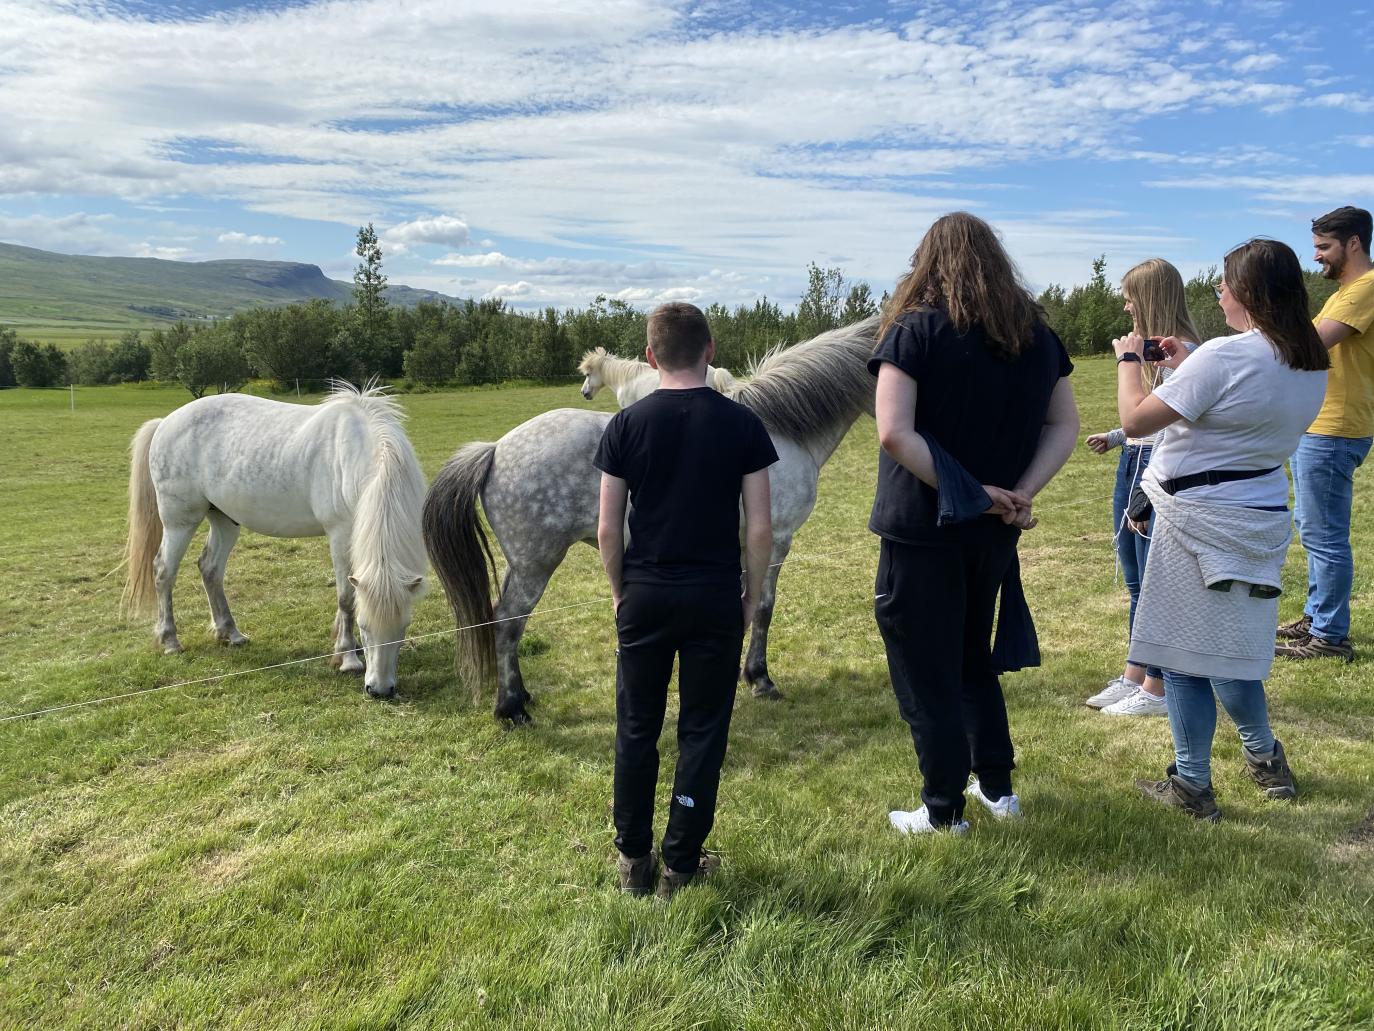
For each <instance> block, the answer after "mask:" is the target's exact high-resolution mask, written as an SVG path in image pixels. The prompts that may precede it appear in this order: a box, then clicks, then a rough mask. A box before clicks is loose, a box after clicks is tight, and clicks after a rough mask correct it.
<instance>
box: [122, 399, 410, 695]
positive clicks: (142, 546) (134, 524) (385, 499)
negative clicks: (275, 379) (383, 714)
mask: <svg viewBox="0 0 1374 1031" xmlns="http://www.w3.org/2000/svg"><path fill="white" fill-rule="evenodd" d="M401 418H402V412H401V408H400V406H399V405H398V404H397V403H396V402H395V401H393V400H392V399H391V398H388V397H384V396H382V394H381V392H380V390H378V389H367V390H357V389H356V388H354V387H352V386H350V385H348V384H346V383H341V384H339V385H337V386H336V387H335V388H334V390H333V391H332V392H331V393H330V395H329V396H328V397H327V398H326V399H325V400H324V401H323V402H321V403H320V404H318V405H298V404H288V403H286V402H283V401H269V400H267V399H266V398H261V397H251V396H249V395H247V394H220V395H218V396H216V397H203V398H201V399H199V400H198V401H192V402H191V403H190V404H188V405H183V406H182V407H181V408H178V409H177V410H176V411H174V412H173V413H172V414H171V415H169V416H167V417H166V418H165V419H152V420H150V421H149V422H146V423H144V424H143V426H142V427H141V428H140V429H139V431H138V433H137V434H135V435H134V439H133V444H132V445H131V447H130V452H131V462H130V470H129V537H128V545H127V558H128V581H127V583H126V584H125V588H124V606H125V608H126V609H129V610H133V611H142V610H147V609H150V608H152V606H153V603H154V601H156V603H157V614H158V615H157V625H156V627H155V629H154V633H155V635H156V638H157V642H158V644H159V645H161V647H162V649H163V650H164V651H166V652H169V653H171V652H179V651H181V642H180V640H178V638H177V629H176V622H175V620H174V619H173V617H172V585H173V584H174V583H176V577H177V567H178V566H180V564H181V559H182V557H183V556H184V555H185V554H186V548H187V546H188V545H189V544H190V543H191V538H192V536H194V534H195V532H196V528H197V527H198V526H200V524H201V523H202V522H204V521H205V520H206V518H209V520H210V533H209V536H208V537H207V538H206V542H205V550H204V552H203V553H202V554H201V556H200V562H199V563H198V565H199V566H200V575H201V579H202V580H203V581H204V584H205V594H206V596H207V597H208V598H209V600H210V616H211V628H212V629H213V631H214V633H215V636H216V637H218V638H219V639H220V640H221V641H222V642H224V643H225V644H230V645H240V644H246V643H247V641H248V638H246V637H245V636H243V634H242V633H240V632H239V628H238V627H237V626H236V625H235V623H234V617H233V616H232V615H231V614H230V612H229V602H228V599H227V598H225V595H224V567H225V564H226V563H227V562H228V561H229V552H230V551H231V550H233V547H234V543H235V542H236V541H237V540H238V536H239V529H240V527H242V526H246V527H248V528H249V529H250V530H256V531H257V532H258V533H263V534H267V535H268V536H272V537H319V536H327V537H328V538H329V555H330V558H331V559H332V560H333V563H334V579H335V585H336V588H337V592H338V611H337V612H336V614H335V617H334V656H333V661H334V663H335V664H336V665H338V666H339V668H341V669H342V670H343V671H344V672H350V673H351V672H361V673H364V681H363V682H364V685H365V687H366V689H367V692H368V694H370V695H373V696H376V697H387V696H390V695H391V694H392V693H394V691H395V689H396V661H397V654H398V652H399V651H400V647H401V645H400V642H401V639H402V638H404V637H405V634H406V628H407V627H408V626H409V625H410V615H411V610H412V606H413V604H414V602H415V599H416V598H418V597H419V596H420V595H421V594H422V593H423V591H424V573H425V551H424V545H423V543H422V542H421V539H420V506H421V505H422V504H423V502H424V496H425V478H424V473H423V472H421V470H420V463H419V462H417V461H416V460H415V452H414V451H413V450H412V449H411V446H410V441H409V440H407V439H406V435H405V431H404V430H403V429H402V428H401ZM355 613H356V619H357V625H358V629H359V630H361V631H362V638H363V640H362V649H361V651H362V656H361V658H360V656H359V654H358V650H359V649H358V641H357V640H356V638H355V637H354V618H355ZM364 660H365V662H364Z"/></svg>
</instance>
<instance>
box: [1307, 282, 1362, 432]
mask: <svg viewBox="0 0 1374 1031" xmlns="http://www.w3.org/2000/svg"><path fill="white" fill-rule="evenodd" d="M1322 319H1335V320H1336V321H1337V322H1344V323H1345V324H1346V325H1347V326H1349V327H1350V328H1351V329H1353V330H1355V332H1354V334H1353V335H1351V336H1348V337H1346V338H1345V339H1344V340H1342V341H1341V342H1340V343H1339V344H1337V345H1336V346H1335V347H1333V348H1331V351H1330V354H1331V372H1330V374H1329V375H1328V376H1327V379H1326V403H1325V404H1323V405H1322V410H1321V411H1320V412H1318V413H1317V418H1316V419H1315V420H1313V422H1312V425H1311V426H1309V427H1308V428H1307V432H1308V433H1320V434H1323V435H1324V436H1327V437H1374V331H1371V327H1374V269H1370V270H1369V271H1368V272H1366V273H1365V274H1364V275H1362V276H1361V277H1360V278H1359V279H1357V280H1355V281H1354V282H1353V283H1347V284H1346V285H1345V286H1342V287H1341V288H1340V289H1339V290H1337V291H1336V292H1335V293H1334V294H1332V295H1331V296H1330V297H1328V298H1327V299H1326V303H1325V304H1324V305H1322V310H1321V314H1320V315H1318V316H1317V317H1316V318H1315V319H1313V320H1312V322H1313V324H1314V325H1318V326H1320V325H1321V321H1322Z"/></svg>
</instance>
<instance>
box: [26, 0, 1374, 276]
mask: <svg viewBox="0 0 1374 1031" xmlns="http://www.w3.org/2000/svg"><path fill="white" fill-rule="evenodd" d="M4 7H5V15H6V16H5V18H4V19H3V20H0V52H3V53H4V54H5V72H4V75H3V77H0V111H4V112H5V122H6V131H5V132H4V133H3V134H0V196H3V195H6V194H8V195H10V196H12V197H16V198H28V197H35V196H40V195H46V194H50V193H51V192H52V191H53V190H54V189H55V188H57V187H56V186H55V184H60V189H61V190H62V191H63V192H64V193H67V194H73V195H78V194H85V195H91V196H103V197H118V198H122V199H124V200H127V201H131V202H135V203H139V204H156V203H159V202H163V201H166V200H168V199H173V200H175V199H178V198H188V197H196V198H208V199H211V200H214V201H216V202H220V203H225V204H238V205H241V206H242V207H244V208H247V209H248V210H251V211H254V212H259V213H263V214H267V215H288V216H291V217H292V218H296V219H310V220H317V221H321V222H329V223H334V224H337V225H340V226H347V227H349V230H350V232H351V229H352V228H353V227H356V226H357V225H360V224H362V223H365V222H373V223H374V224H375V225H376V226H377V227H378V229H379V234H380V238H381V240H382V243H383V247H384V250H385V251H386V253H387V256H388V259H391V258H396V259H403V260H408V261H411V262H412V263H413V265H412V267H415V268H417V269H419V270H420V271H419V272H418V273H417V274H416V275H413V276H412V275H410V274H408V273H400V274H398V272H397V270H396V268H392V269H390V271H391V274H392V276H393V278H394V279H396V280H397V281H412V282H421V281H424V280H425V279H426V277H432V280H431V282H433V281H442V282H447V283H449V284H452V283H453V282H455V280H453V279H447V280H445V279H444V278H443V276H442V275H439V273H442V271H443V270H444V269H446V268H447V269H453V270H458V271H463V270H465V271H467V272H469V273H471V274H472V276H473V278H475V279H476V280H477V285H479V286H480V288H481V289H483V290H487V291H491V292H493V293H494V292H496V291H504V292H505V293H504V295H505V296H510V297H514V298H520V299H528V300H536V299H537V300H542V301H549V302H554V301H558V300H565V301H571V300H574V299H575V300H578V301H582V300H585V299H586V298H587V297H588V296H589V294H588V292H589V291H590V292H591V293H592V294H594V293H595V292H606V293H608V294H609V295H616V294H617V292H624V291H653V295H652V296H653V297H659V296H662V295H663V292H664V291H667V290H670V289H672V288H675V287H676V288H681V289H686V290H700V291H703V292H704V294H705V295H707V296H713V297H714V296H715V295H714V294H713V293H712V291H715V290H720V291H723V292H724V296H725V297H726V298H727V299H737V300H744V299H747V297H748V296H750V294H751V293H752V292H755V291H758V290H772V291H774V292H775V293H776V292H783V293H784V294H787V293H791V292H793V291H794V290H795V285H796V279H797V277H798V275H799V273H800V270H801V268H802V267H804V264H805V262H806V261H807V260H812V259H814V260H817V261H819V262H821V263H831V264H836V263H838V264H843V265H844V266H845V268H846V270H847V271H849V272H851V274H854V275H859V276H862V277H864V278H868V279H870V280H871V281H872V282H874V285H875V287H879V288H881V287H882V286H884V285H890V281H891V280H892V279H894V278H895V275H896V273H897V272H898V271H899V270H900V269H901V267H902V265H903V264H904V262H905V259H906V256H907V255H908V254H909V253H910V250H911V248H912V246H913V245H914V242H915V239H916V237H917V235H919V232H920V230H921V228H923V227H924V225H925V224H926V223H928V222H929V221H930V219H931V218H933V217H934V216H936V215H938V214H940V213H942V212H944V211H947V210H950V209H951V208H955V207H969V208H974V209H976V210H979V211H982V212H984V213H987V214H989V215H990V217H993V218H994V219H995V220H998V221H999V224H1000V223H1001V222H1003V221H1009V222H1016V221H1017V218H1018V213H1019V212H1020V211H1022V210H1024V208H1023V207H1022V206H1021V205H1018V204H1015V203H1012V202H1011V201H1010V200H1008V199H1006V198H1004V197H1001V196H999V195H998V193H999V191H998V190H997V189H995V188H993V187H994V186H995V185H996V184H991V183H989V182H986V181H984V180H985V179H987V178H995V179H999V180H1000V179H1001V178H1002V175H1001V169H1003V168H1013V169H1014V168H1016V167H1018V165H1019V164H1020V163H1037V162H1043V161H1052V160H1056V159H1068V160H1074V161H1081V160H1085V159H1092V160H1101V159H1102V158H1103V157H1105V156H1107V155H1109V154H1113V155H1117V154H1121V155H1123V156H1124V153H1125V152H1128V151H1134V152H1135V153H1136V154H1138V155H1140V156H1144V157H1145V158H1146V159H1147V160H1152V161H1158V162H1161V163H1162V162H1166V161H1167V162H1170V163H1173V164H1175V165H1176V166H1177V165H1183V166H1188V165H1190V164H1196V165H1197V166H1198V167H1199V168H1204V167H1205V168H1209V169H1211V170H1213V171H1216V170H1218V169H1223V168H1226V167H1227V165H1226V162H1231V163H1232V165H1234V166H1235V167H1240V166H1241V165H1242V164H1243V163H1244V159H1242V158H1240V157H1238V156H1237V155H1238V154H1240V153H1241V151H1240V150H1239V149H1238V148H1226V149H1225V150H1221V149H1220V148H1218V152H1216V153H1214V154H1212V155H1211V156H1210V157H1209V156H1208V155H1204V154H1202V153H1191V154H1189V153H1186V152H1185V151H1186V148H1185V147H1183V146H1179V147H1177V148H1176V149H1175V150H1174V152H1172V153H1165V152H1164V151H1165V148H1166V147H1168V143H1167V142H1161V141H1160V140H1159V139H1158V138H1157V137H1156V138H1152V139H1149V140H1148V142H1147V141H1146V140H1145V138H1144V136H1143V135H1139V136H1138V135H1133V134H1134V133H1136V131H1137V129H1138V128H1139V127H1141V126H1142V125H1143V124H1146V123H1148V121H1149V120H1150V119H1151V118H1154V117H1155V116H1167V117H1169V118H1174V117H1175V116H1178V115H1179V114H1180V113H1181V112H1192V111H1197V110H1205V111H1207V112H1219V111H1224V110H1226V109H1230V108H1247V109H1260V108H1263V109H1272V110H1281V109H1285V108H1287V107H1292V106H1294V105H1298V104H1322V105H1331V106H1333V107H1338V106H1340V103H1339V102H1338V100H1337V99H1335V98H1345V100H1346V101H1349V100H1350V98H1353V101H1351V102H1353V103H1355V104H1356V105H1358V104H1360V103H1367V102H1368V101H1367V100H1365V99H1363V98H1362V97H1360V96H1358V95H1355V94H1335V93H1329V94H1325V95H1313V94H1310V92H1309V88H1308V87H1305V86H1301V85H1296V84H1293V83H1290V82H1282V81H1269V80H1268V79H1266V78H1265V75H1264V73H1265V72H1266V71H1269V70H1271V69H1274V68H1277V67H1278V66H1279V65H1280V64H1281V63H1282V61H1281V58H1280V57H1279V56H1278V55H1277V54H1274V53H1268V52H1265V51H1261V50H1260V49H1259V48H1258V47H1257V45H1256V44H1255V43H1254V42H1253V41H1251V40H1248V39H1243V38H1240V37H1239V36H1238V35H1237V32H1236V31H1235V30H1232V29H1229V28H1227V27H1225V26H1224V25H1221V24H1220V23H1221V19H1220V18H1218V17H1215V16H1211V17H1209V21H1208V22H1201V21H1196V20H1189V19H1190V18H1191V17H1192V16H1191V15H1189V16H1187V17H1185V16H1184V15H1182V14H1180V13H1179V10H1178V8H1176V7H1173V6H1171V5H1167V4H1160V3H1155V2H1152V0H1123V2H1120V3H1117V4H1115V5H1113V6H1112V7H1111V8H1110V9H1101V8H1099V7H1097V6H1096V5H1091V4H1085V3H1079V2H1062V3H1039V4H1035V5H1033V6H1032V5H1026V4H1014V3H1009V4H1005V5H1003V6H1002V7H1001V8H1000V9H999V11H998V13H997V15H996V16H995V17H980V16H975V15H974V14H970V13H968V10H967V9H965V8H961V7H956V6H954V5H948V6H947V7H945V8H940V7H938V5H927V4H922V5H916V9H917V10H918V11H919V13H918V14H916V15H913V16H912V20H911V21H910V22H909V23H907V24H906V25H902V26H885V25H884V24H882V23H881V22H880V21H878V20H876V19H875V20H872V21H867V22H864V23H862V24H857V25H842V24H837V23H827V24H826V25H823V26H814V25H812V26H809V27H806V28H805V29H794V28H792V27H790V24H789V22H788V21H782V22H776V21H771V22H767V23H765V22H764V21H763V19H759V21H758V22H756V23H755V26H754V27H750V26H749V25H748V23H747V20H746V19H745V18H741V19H740V20H739V21H737V22H732V23H731V24H732V25H734V26H740V25H743V27H728V28H723V27H719V26H713V27H712V28H710V29H701V28H697V27H696V26H697V24H705V22H703V21H702V20H701V19H700V18H699V17H698V16H699V15H700V14H701V11H700V9H699V8H695V7H691V6H689V5H688V4H687V3H686V2H685V0H595V2H593V0H515V2H511V0H470V2H468V3H464V4H461V5H456V4H452V3H449V2H446V0H409V2H408V3H407V4H406V5H405V9H404V14H403V16H398V15H397V13H396V7H395V5H394V3H391V2H389V0H319V2H315V3H310V4H301V5H294V6H289V7H285V8H283V9H279V10H275V11H273V10H262V9H256V8H245V9H242V10H239V11H237V12H236V13H234V14H232V15H219V16H215V17H208V18H197V19H194V20H175V18H174V17H167V18H160V19H158V20H156V21H150V20H142V19H139V18H136V17H133V16H131V15H130V14H128V13H127V9H125V8H123V7H121V6H117V5H115V4H113V3H111V4H109V5H108V6H107V5H104V4H100V3H80V4H77V3H69V4H62V5H54V4H50V3H46V2H40V0H4ZM740 9H741V10H744V8H743V6H742V5H741V8H740ZM903 17H905V15H903ZM1240 24H1241V27H1242V28H1246V29H1249V28H1250V26H1249V25H1248V23H1245V22H1241V23H1240ZM1253 34H1254V35H1255V36H1262V35H1264V34H1265V33H1264V32H1263V31H1261V30H1255V31H1254V33H1253ZM358 39H366V40H367V46H366V47H361V48H360V47H358V46H356V41H357V40H358ZM1194 49H1196V51H1197V52H1198V54H1200V55H1202V56H1198V55H1197V54H1193V53H1192V51H1193V50H1194ZM1281 49H1282V52H1283V53H1285V54H1287V53H1289V49H1288V48H1286V47H1285V48H1281ZM1222 50H1225V52H1226V53H1228V54H1234V55H1236V56H1235V58H1234V62H1233V63H1232V64H1231V66H1230V67H1227V66H1226V64H1225V62H1224V61H1213V60H1211V58H1212V57H1213V56H1214V55H1215V54H1216V53H1218V52H1221V51H1222ZM344 54H346V55H347V59H346V60H345V59H342V58H341V56H340V55H344ZM1306 67H1307V68H1309V69H1315V68H1316V67H1317V65H1316V64H1311V65H1307V66H1306ZM1305 74H1311V71H1308V72H1306V73H1305ZM1341 102H1345V101H1341ZM109 126H118V127H119V131H118V132H110V131H108V127H109ZM1123 140H1131V141H1133V142H1132V143H1130V144H1128V145H1123V142H1122V141H1123ZM1194 149H1195V150H1198V151H1200V150H1201V148H1200V147H1195V148H1194ZM1272 149H1273V150H1274V151H1277V150H1278V149H1280V148H1279V146H1278V145H1277V144H1276V145H1275V147H1274V148H1272ZM1246 153H1249V152H1246ZM1282 160H1284V159H1283V158H1282V157H1279V156H1276V157H1275V160H1274V161H1273V162H1270V163H1269V164H1268V166H1267V167H1270V168H1273V167H1275V166H1276V165H1277V164H1278V163H1279V162H1281V161H1282ZM1123 174H1124V173H1123ZM1006 178H1009V179H1011V178H1014V176H1013V175H1011V174H1008V175H1007V177H1006ZM1199 188H1200V189H1209V187H1199ZM1059 203H1063V202H1062V201H1061V202H1059ZM1073 203H1076V201H1075V202H1073ZM1081 203H1082V207H1083V209H1084V210H1085V211H1086V212H1089V213H1088V214H1085V215H1081V216H1079V217H1077V218H1071V217H1069V215H1068V214H1067V213H1060V214H1057V215H1055V214H1051V215H1046V216H1042V217H1040V218H1039V219H1037V220H1030V219H1026V218H1024V217H1022V218H1020V224H1019V225H1017V226H1016V233H1015V234H1013V233H1012V232H1010V231H1009V232H1008V240H1009V241H1011V240H1013V239H1016V240H1024V241H1026V242H1027V244H1028V246H1030V248H1031V252H1030V254H1029V255H1028V256H1026V257H1024V258H1023V260H1024V261H1026V262H1027V264H1028V265H1033V267H1034V268H1035V270H1036V272H1037V274H1039V275H1041V276H1045V277H1056V278H1062V276H1063V273H1062V271H1061V270H1062V269H1063V268H1064V267H1065V266H1066V265H1068V264H1070V263H1072V264H1074V265H1079V264H1082V263H1083V253H1081V252H1080V251H1076V250H1071V248H1086V247H1096V246H1099V244H1100V243H1101V241H1102V240H1103V239H1104V238H1106V237H1108V236H1109V235H1111V234H1115V237H1114V238H1115V239H1116V240H1117V241H1119V243H1120V246H1121V248H1122V249H1123V250H1129V249H1130V248H1132V247H1136V246H1148V245H1149V244H1150V243H1151V242H1152V241H1154V240H1155V239H1157V238H1158V237H1159V235H1160V234H1157V233H1153V232H1142V231H1138V230H1129V231H1127V230H1123V229H1122V228H1121V225H1120V222H1121V220H1120V219H1118V218H1117V217H1116V216H1115V215H1113V214H1111V212H1114V211H1116V210H1117V205H1119V204H1121V201H1120V200H1119V199H1117V198H1116V197H1113V196H1111V195H1110V194H1109V193H1107V192H1099V193H1096V194H1094V195H1093V196H1091V197H1085V198H1084V199H1083V201H1082V202H1081ZM1092 212H1097V214H1093V213H1092ZM245 221H248V220H246V219H245ZM252 224H258V223H257V222H256V220H255V221H254V222H253V223H252ZM3 226H4V223H3V221H0V230H3ZM383 227H387V228H383ZM78 232H85V233H88V234H90V233H92V232H93V231H92V230H91V229H89V228H87V229H82V230H78V229H76V228H72V229H71V230H70V231H69V233H68V235H69V236H72V235H75V234H77V233H78ZM209 232H210V233H214V232H215V230H210V231H209ZM286 235H290V236H291V238H292V240H293V245H296V246H299V244H298V243H297V241H298V239H299V238H298V236H297V234H296V232H295V231H294V230H293V231H292V232H291V233H289V234H286ZM1166 235H1167V234H1166ZM474 237H476V238H477V240H478V241H479V242H478V243H476V246H477V247H480V248H481V251H482V253H480V254H466V253H450V254H449V255H447V256H445V257H443V258H440V259H439V260H438V261H437V262H435V263H434V264H433V265H427V264H422V263H421V260H420V258H419V257H418V256H416V254H415V251H416V249H417V248H420V247H424V246H435V247H442V248H446V249H450V250H451V251H455V252H456V251H462V250H463V249H464V248H470V247H473V246H474ZM91 238H92V239H94V236H91ZM207 238H208V237H207ZM1049 240H1058V241H1061V242H1062V244H1063V249H1062V251H1061V252H1060V253H1056V251H1055V248H1054V247H1053V246H1052V245H1049V244H1047V243H1044V241H1049ZM497 241H499V244H498V242H497ZM163 242H164V244H165V243H166V242H167V241H165V240H164V241H163ZM219 242H220V243H221V244H224V245H233V246H269V245H276V244H280V243H281V242H282V241H281V239H280V238H279V237H274V236H266V235H257V234H245V233H238V232H227V233H222V234H220V236H219ZM124 246H125V248H126V249H127V247H128V246H129V245H128V244H127V243H126V244H124ZM143 246H148V247H152V246H154V244H153V243H150V242H148V241H145V242H144V244H143ZM498 246H499V248H501V249H500V250H498ZM172 249H176V248H172ZM502 251H516V252H517V253H521V254H548V253H554V254H558V255H561V256H559V257H533V258H514V257H510V256H508V255H506V254H504V253H502ZM589 251H590V252H591V253H590V254H588V253H587V252H589ZM608 254H610V255H614V256H615V257H616V259H617V260H603V259H602V257H601V256H602V255H608ZM568 255H572V256H571V257H570V256H568ZM591 255H596V257H593V256H591ZM398 267H399V266H398ZM742 271H744V272H747V275H742V276H741V272H742ZM731 276H736V277H739V278H737V279H731V278H729V277H731ZM1080 278H1081V276H1080ZM465 285H470V284H465ZM434 288H436V289H444V287H442V286H437V285H436V286H435V287H434ZM781 299H783V300H784V302H786V301H788V300H790V299H791V297H790V296H785V297H783V298H781Z"/></svg>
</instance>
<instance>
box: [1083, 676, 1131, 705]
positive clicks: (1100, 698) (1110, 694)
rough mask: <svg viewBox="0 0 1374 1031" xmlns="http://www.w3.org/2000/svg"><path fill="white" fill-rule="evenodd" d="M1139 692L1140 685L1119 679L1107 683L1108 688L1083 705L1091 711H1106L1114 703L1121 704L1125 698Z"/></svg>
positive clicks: (1123, 678) (1122, 678)
mask: <svg viewBox="0 0 1374 1031" xmlns="http://www.w3.org/2000/svg"><path fill="white" fill-rule="evenodd" d="M1139 690H1140V685H1139V684H1136V683H1133V682H1131V681H1129V680H1127V679H1126V678H1125V677H1117V678H1116V679H1115V680H1109V681H1107V686H1106V687H1104V688H1103V689H1102V690H1101V691H1099V692H1097V694H1095V695H1093V696H1092V697H1091V698H1089V699H1088V700H1087V701H1086V702H1084V703H1083V704H1084V705H1086V706H1087V707H1088V708H1089V709H1105V708H1106V707H1107V706H1109V705H1111V704H1112V703H1114V702H1119V701H1121V699H1123V698H1129V697H1130V696H1131V695H1133V694H1135V693H1136V692H1137V691H1139Z"/></svg>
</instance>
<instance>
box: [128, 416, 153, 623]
mask: <svg viewBox="0 0 1374 1031" xmlns="http://www.w3.org/2000/svg"><path fill="white" fill-rule="evenodd" d="M161 422H162V420H161V419H149V420H148V421H147V422H145V423H144V424H143V425H142V426H140V427H139V428H138V432H137V433H135V434H134V439H133V440H132V441H131V442H130V444H129V536H128V539H127V540H126V541H125V545H124V561H125V571H124V575H125V580H124V596H123V598H122V599H121V600H120V608H121V609H123V611H124V612H125V613H142V612H146V611H148V610H149V609H150V608H152V605H153V599H154V598H155V597H157V583H156V573H155V572H154V570H153V559H154V557H155V556H156V555H157V550H158V548H160V547H161V546H162V518H161V516H159V515H158V511H157V489H156V488H155V487H154V486H153V476H152V473H150V472H149V471H148V449H149V448H150V447H151V446H152V443H153V433H154V432H156V430H157V427H158V424H159V423H161Z"/></svg>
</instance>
